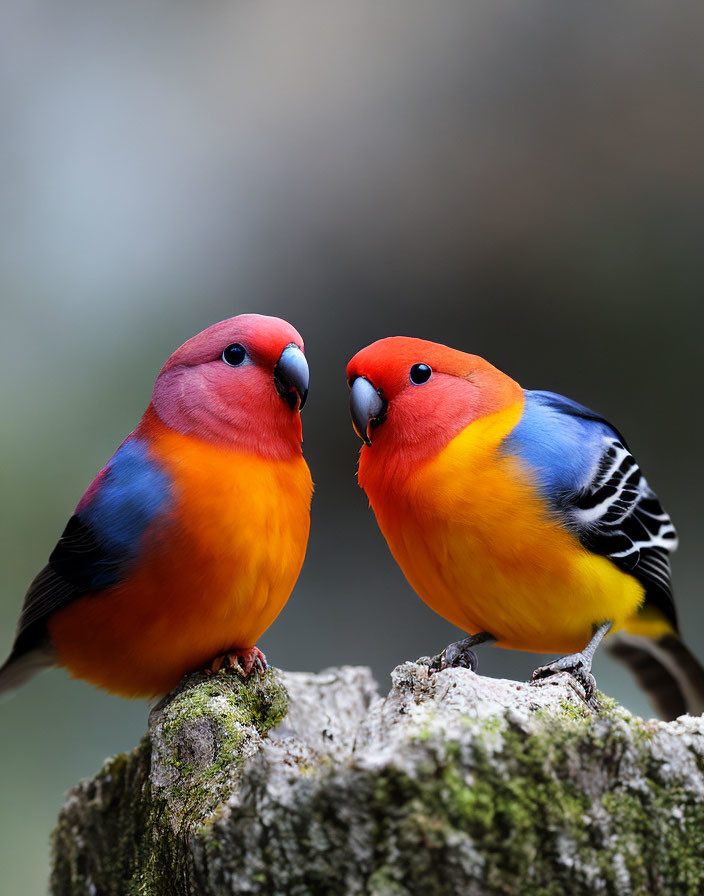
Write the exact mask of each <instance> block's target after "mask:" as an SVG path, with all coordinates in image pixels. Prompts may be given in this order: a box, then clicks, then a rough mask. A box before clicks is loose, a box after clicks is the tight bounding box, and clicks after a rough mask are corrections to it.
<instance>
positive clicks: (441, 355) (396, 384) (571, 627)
mask: <svg viewBox="0 0 704 896" xmlns="http://www.w3.org/2000/svg"><path fill="white" fill-rule="evenodd" d="M347 378H348V386H349V389H350V410H351V415H352V423H353V426H354V429H355V431H356V433H357V435H358V436H359V438H360V439H361V440H362V446H361V448H360V456H359V466H358V474H357V475H358V482H359V485H360V486H361V487H362V488H363V489H364V491H365V492H366V495H367V497H368V499H369V502H370V505H371V508H372V510H373V512H374V515H375V517H376V520H377V523H378V525H379V528H380V529H381V532H382V534H383V535H384V537H385V539H386V541H387V543H388V546H389V548H390V550H391V553H392V555H393V557H394V558H395V560H396V562H397V563H398V565H399V566H400V567H401V570H402V572H403V573H404V575H405V577H406V579H407V580H408V582H409V583H410V585H411V586H412V587H413V589H414V590H415V591H416V592H417V594H418V595H419V596H420V597H421V598H422V600H423V601H425V603H427V604H428V605H429V606H430V607H431V608H432V609H433V610H435V611H436V612H437V613H439V614H440V615H441V616H443V617H444V618H445V619H447V620H449V621H450V622H451V623H453V624H454V625H456V626H458V627H459V628H460V629H462V630H464V631H465V632H467V633H468V635H467V637H466V638H464V639H462V640H460V641H457V642H454V643H453V644H450V645H448V647H447V648H446V649H445V650H444V651H442V652H441V653H440V654H438V655H437V656H436V657H434V659H433V660H432V663H431V670H430V671H431V672H437V671H439V670H441V669H444V668H446V667H447V666H465V667H469V668H471V669H476V663H477V658H476V654H475V653H474V651H473V649H472V648H473V647H475V646H477V645H479V644H481V643H484V642H494V643H495V644H496V645H498V646H499V647H505V648H509V649H516V650H526V651H532V652H535V653H550V654H563V656H561V657H560V658H559V659H557V660H555V661H554V662H551V663H548V664H546V665H545V666H542V667H540V668H539V669H537V670H535V672H534V673H533V680H534V681H535V682H540V681H544V680H545V679H548V678H550V677H552V676H553V675H555V674H557V673H559V672H568V673H569V674H570V675H572V676H573V677H574V678H575V679H576V680H577V681H578V682H579V683H580V684H581V686H582V687H583V689H584V694H585V698H586V699H587V701H588V702H591V703H593V704H595V703H596V698H595V696H594V689H595V685H596V683H595V681H594V676H593V674H592V669H591V667H592V659H593V656H594V652H595V650H596V648H597V646H598V644H599V643H600V641H601V640H602V638H604V636H605V635H607V633H609V637H608V638H607V644H608V645H610V646H611V651H612V652H613V654H614V655H615V656H616V657H617V658H618V659H620V660H621V661H623V662H624V663H625V664H626V665H627V666H629V667H630V668H631V670H632V672H633V673H634V675H635V677H636V679H637V681H638V682H639V684H640V685H641V686H642V687H643V689H644V690H645V691H646V693H647V694H648V696H649V697H650V699H651V702H652V703H653V705H654V706H655V708H656V709H657V711H658V712H659V713H660V714H661V715H662V716H663V717H665V718H674V717H676V716H679V715H681V714H683V713H684V712H687V711H689V712H691V713H696V714H699V713H701V712H702V711H704V670H703V669H702V666H701V665H700V663H699V661H698V660H697V659H696V657H695V656H694V655H693V654H692V652H691V651H690V650H689V649H688V648H687V647H686V645H685V644H684V643H683V641H682V638H681V636H680V633H679V628H678V622H677V614H676V610H675V605H674V602H673V596H672V582H671V572H670V554H671V552H672V551H674V550H675V548H676V546H677V535H676V532H675V528H674V526H673V524H672V521H671V519H670V517H669V516H668V514H667V513H666V512H665V511H664V510H663V508H662V506H661V504H660V501H659V499H658V497H657V495H656V494H655V492H654V491H653V490H652V489H651V487H650V486H649V484H648V482H647V480H646V479H645V477H644V475H643V474H642V472H641V470H640V468H639V466H638V464H637V463H636V460H635V458H634V457H633V455H632V454H631V451H630V448H629V446H628V444H627V442H626V440H625V439H624V437H623V436H622V435H621V433H620V432H619V431H618V430H617V429H616V428H615V427H614V426H612V424H610V423H609V422H608V421H607V420H606V419H604V417H602V416H601V415H600V414H597V413H595V412H594V411H591V410H589V409H588V408H586V407H584V406H582V405H581V404H579V403H577V402H576V401H573V400H571V399H569V398H566V397H564V396H562V395H558V394H556V393H553V392H548V391H532V390H528V389H523V388H522V387H521V386H520V385H519V384H518V383H517V382H516V381H515V380H513V379H512V378H511V377H509V376H508V375H507V374H505V373H503V372H501V371H500V370H498V369H497V368H496V367H494V366H493V365H492V364H490V363H489V362H488V361H485V360H484V359H483V358H481V357H479V356H477V355H472V354H467V353H465V352H462V351H457V350H455V349H452V348H449V347H447V346H444V345H440V344H437V343H433V342H429V341H426V340H422V339H415V338H411V337H405V336H391V337H388V338H385V339H380V340H378V341H377V342H374V343H372V344H371V345H368V346H367V347H366V348H363V349H362V350H361V351H359V352H358V353H357V354H356V355H355V356H354V357H353V358H352V359H351V361H350V362H349V364H348V367H347Z"/></svg>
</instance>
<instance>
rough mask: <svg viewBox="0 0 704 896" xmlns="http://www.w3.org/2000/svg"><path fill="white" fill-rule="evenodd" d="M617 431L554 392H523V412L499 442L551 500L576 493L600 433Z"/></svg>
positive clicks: (595, 459)
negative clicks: (530, 473) (517, 458)
mask: <svg viewBox="0 0 704 896" xmlns="http://www.w3.org/2000/svg"><path fill="white" fill-rule="evenodd" d="M605 436H607V437H616V438H620V436H619V433H618V431H617V430H616V429H614V427H613V426H611V424H610V423H608V421H606V420H605V419H604V418H603V417H601V416H600V415H599V414H596V413H595V412H594V411H590V410H589V408H585V407H584V406H583V405H581V404H578V403H577V402H576V401H572V400H571V399H569V398H565V397H564V396H563V395H557V394H556V393H554V392H539V391H529V390H526V391H525V406H524V409H523V415H522V417H521V419H520V421H519V422H518V424H517V425H516V426H515V427H514V429H513V430H512V431H511V433H509V435H508V436H507V437H506V439H505V440H504V443H503V446H502V448H503V451H504V452H505V453H506V454H510V455H514V456H517V457H519V458H520V459H521V460H522V461H523V462H524V463H525V464H527V465H528V466H529V467H530V468H531V469H532V470H533V472H534V474H535V476H536V479H537V482H538V484H539V485H540V486H541V487H542V490H543V492H544V493H545V494H546V496H547V497H548V498H550V499H551V501H552V502H553V503H558V502H560V501H561V499H562V498H563V496H564V495H565V493H576V492H578V491H579V490H580V489H581V488H582V487H583V485H584V483H585V481H587V479H588V477H589V474H590V472H591V471H592V470H594V469H595V467H596V466H597V465H598V463H599V460H600V458H601V455H602V452H603V444H604V437H605Z"/></svg>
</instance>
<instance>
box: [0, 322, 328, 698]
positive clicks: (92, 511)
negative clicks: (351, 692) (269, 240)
mask: <svg viewBox="0 0 704 896" xmlns="http://www.w3.org/2000/svg"><path fill="white" fill-rule="evenodd" d="M307 393H308V364H307V363H306V359H305V356H304V354H303V340H302V339H301V337H300V335H299V334H298V333H297V332H296V330H295V329H294V328H293V327H292V326H291V325H290V324H288V323H286V321H283V320H279V319H278V318H273V317H263V316H260V315H257V314H243V315H241V316H239V317H234V318H231V319H230V320H225V321H222V322H221V323H218V324H215V325H214V326H212V327H210V328H208V329H207V330H205V331H204V332H202V333H199V334H198V335H197V336H194V337H193V338H192V339H189V340H188V342H186V343H185V344H184V345H182V346H181V347H180V348H179V349H177V350H176V351H175V352H174V353H173V354H172V355H171V357H170V358H169V359H168V361H167V362H166V364H165V365H164V366H163V368H162V370H161V372H160V373H159V376H158V377H157V380H156V383H155V385H154V391H153V393H152V399H151V402H150V404H149V407H148V408H147V410H146V412H145V414H144V416H143V417H142V419H141V421H140V422H139V425H138V426H137V428H136V429H135V430H134V432H132V433H131V434H130V435H129V436H128V437H127V438H126V439H125V441H124V442H123V443H122V445H120V447H119V448H118V449H117V451H116V452H115V454H114V455H113V457H112V458H111V460H110V461H109V462H108V463H107V465H106V466H105V467H104V468H103V469H102V470H101V471H100V473H98V475H97V476H96V477H95V479H94V480H93V482H92V483H91V485H90V486H89V488H88V490H87V491H86V493H85V494H84V496H83V498H82V499H81V501H80V502H79V504H78V507H77V508H76V510H75V513H74V515H73V516H72V517H71V519H70V520H69V522H68V525H67V526H66V529H65V530H64V533H63V535H62V536H61V538H60V539H59V542H58V544H57V545H56V547H55V549H54V551H53V553H52V554H51V556H50V558H49V562H48V564H47V565H46V566H45V567H44V569H42V571H41V572H40V573H39V575H38V576H37V577H36V578H35V579H34V581H33V582H32V584H31V586H30V588H29V591H28V593H27V596H26V598H25V601H24V605H23V607H22V611H21V615H20V620H19V625H18V629H17V634H16V637H15V642H14V645H13V647H12V652H11V654H10V657H9V658H8V660H7V662H6V663H5V665H4V666H3V667H2V669H0V693H2V692H4V691H9V690H11V689H13V688H15V687H17V686H18V685H20V684H22V683H23V682H24V681H25V680H26V679H28V678H29V677H30V676H31V675H32V674H34V673H35V672H36V671H38V670H39V669H41V668H43V667H46V666H49V665H53V664H56V665H60V666H65V667H66V668H67V669H68V671H69V672H70V673H71V674H72V675H73V676H75V677H78V678H84V679H86V680H88V681H90V682H92V683H93V684H95V685H98V686H99V687H102V688H105V689H106V690H108V691H112V692H114V693H117V694H121V695H123V696H128V697H136V696H154V695H157V694H163V693H166V692H167V691H169V690H170V689H171V688H173V687H174V686H175V685H176V684H177V683H178V681H179V679H180V678H181V676H182V675H184V674H185V673H186V672H189V671H192V670H195V669H199V668H202V667H203V666H205V665H208V664H209V667H210V668H211V669H212V670H213V671H217V669H219V668H221V667H222V666H223V665H227V666H232V667H235V666H236V667H237V668H238V669H239V670H240V671H242V672H244V674H248V673H249V672H250V670H251V668H252V667H253V666H254V665H257V666H261V665H262V664H263V654H261V652H260V651H259V650H258V649H257V648H256V646H255V644H256V641H257V639H258V638H259V637H260V636H261V635H262V633H263V632H264V631H265V630H266V629H267V628H268V627H269V626H270V625H271V623H272V622H273V621H274V619H275V618H276V617H277V616H278V614H279V612H280V611H281V609H282V607H283V606H284V604H285V603H286V601H287V600H288V598H289V595H290V594H291V591H292V589H293V586H294V585H295V583H296V580H297V578H298V575H299V572H300V570H301V566H302V564H303V558H304V555H305V551H306V545H307V542H308V530H309V526H310V501H311V495H312V489H313V486H312V481H311V477H310V473H309V470H308V467H307V465H306V463H305V461H304V459H303V454H302V451H301V418H300V413H299V411H300V409H301V407H302V406H303V404H304V402H305V400H306V395H307Z"/></svg>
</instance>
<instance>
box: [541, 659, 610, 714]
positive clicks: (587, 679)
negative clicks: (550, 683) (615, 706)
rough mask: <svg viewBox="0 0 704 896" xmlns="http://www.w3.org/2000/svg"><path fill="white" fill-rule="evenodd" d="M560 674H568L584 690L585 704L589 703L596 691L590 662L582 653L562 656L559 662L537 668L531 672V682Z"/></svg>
mask: <svg viewBox="0 0 704 896" xmlns="http://www.w3.org/2000/svg"><path fill="white" fill-rule="evenodd" d="M560 672H568V673H569V674H570V675H571V676H572V678H574V679H575V680H576V681H577V682H579V684H580V685H581V686H582V687H583V688H584V695H585V699H586V701H587V703H588V702H590V701H591V699H592V698H593V696H594V691H595V690H596V679H595V678H594V676H593V675H592V672H591V661H590V660H589V659H588V658H587V657H585V656H584V654H582V653H572V654H570V655H569V656H563V657H561V658H560V659H559V660H555V661H554V662H553V663H548V664H547V665H545V666H539V667H538V668H537V669H536V670H535V672H533V675H532V678H531V681H540V680H541V679H544V678H549V677H550V676H551V675H557V674H558V673H560Z"/></svg>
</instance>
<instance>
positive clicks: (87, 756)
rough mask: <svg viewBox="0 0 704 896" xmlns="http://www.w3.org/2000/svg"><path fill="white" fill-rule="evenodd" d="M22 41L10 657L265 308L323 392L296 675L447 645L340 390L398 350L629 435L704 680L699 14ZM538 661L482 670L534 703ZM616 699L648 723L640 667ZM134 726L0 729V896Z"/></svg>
mask: <svg viewBox="0 0 704 896" xmlns="http://www.w3.org/2000/svg"><path fill="white" fill-rule="evenodd" d="M2 18H3V25H2V29H0V115H1V121H2V127H1V128H0V195H1V198H2V201H1V202H0V287H1V292H0V295H1V296H2V319H3V322H2V330H1V332H0V339H1V340H2V353H1V355H0V364H1V375H0V394H1V396H2V439H1V440H0V452H1V454H0V460H1V464H0V469H1V470H2V483H3V487H2V502H1V513H2V539H1V544H2V551H3V556H2V564H1V565H0V574H1V575H2V585H1V591H0V649H1V650H2V651H3V652H4V650H5V649H6V648H7V649H9V646H10V642H11V638H12V632H13V628H14V625H15V620H16V617H17V613H18V610H19V607H20V604H21V601H22V597H23V593H24V590H25V588H26V586H27V584H28V582H29V581H30V579H31V578H32V576H33V575H34V573H35V572H36V571H37V570H38V569H39V567H40V566H41V565H42V564H43V563H44V562H45V559H46V557H47V555H48V553H49V551H50V550H51V548H52V547H53V544H54V542H55V540H56V538H57V536H58V534H59V533H60V531H61V529H62V527H63V525H64V523H65V521H66V520H67V518H68V516H69V515H70V513H71V511H72V509H73V507H74V506H75V504H76V502H77V500H78V498H79V497H80V495H81V494H82V492H83V490H84V488H85V487H86V486H87V485H88V483H89V482H90V480H91V478H92V476H93V475H94V474H95V472H96V471H97V470H98V469H99V468H100V467H101V466H102V465H103V463H104V462H105V461H106V459H107V458H108V457H109V456H110V455H111V453H112V452H113V450H114V449H115V447H116V446H117V444H118V443H119V442H120V441H121V439H122V438H123V437H124V436H125V435H126V434H127V433H128V432H129V431H130V430H131V429H132V428H133V426H134V425H135V423H136V422H137V420H138V419H139V416H140V414H141V412H142V411H143V409H144V407H145V406H146V404H147V401H148V398H149V395H150V390H151V386H152V382H153V380H154V377H155V375H156V373H157V372H158V370H159V367H160V366H161V364H162V363H163V361H164V360H165V358H166V357H167V356H168V354H169V353H170V352H171V351H172V350H173V349H174V348H175V347H176V346H177V345H179V344H180V343H181V342H183V341H184V340H185V339H187V338H188V337H189V336H191V335H192V334H193V333H195V332H196V331H198V330H201V329H203V328H204V327H206V326H208V325H209V324H211V323H213V322H214V321H217V320H219V319H221V318H224V317H228V316H231V315H234V314H237V313H240V312H243V311H260V312H265V313H270V314H277V315H281V316H283V317H286V318H288V319H289V320H290V321H291V322H292V323H293V324H294V325H295V326H296V327H298V328H299V330H300V331H301V332H302V333H303V335H304V338H305V339H306V342H307V351H308V357H309V360H310V364H311V368H312V388H311V397H310V402H309V404H308V406H307V407H306V410H305V413H304V430H305V446H304V447H305V452H306V456H307V458H308V461H309V463H310V466H311V468H312V471H313V475H314V478H315V480H316V485H317V492H316V496H315V499H314V506H313V526H312V532H311V538H310V546H309V551H308V557H307V560H306V563H305V567H304V570H303V574H302V576H301V579H300V581H299V584H298V586H297V588H296V590H295V592H294V595H293V597H292V599H291V601H290V602H289V604H288V606H287V607H286V609H285V610H284V612H283V613H282V615H281V616H280V618H279V619H278V620H277V622H276V623H275V625H274V626H273V627H272V629H271V630H270V631H269V632H268V633H267V634H266V635H265V637H264V639H263V641H262V642H261V643H262V647H263V648H264V649H265V650H266V652H267V654H268V655H269V657H270V659H271V660H272V661H273V663H274V664H276V665H280V666H283V667H286V668H289V669H314V670H316V669H320V668H322V667H324V666H326V665H328V664H332V663H364V664H370V665H371V666H372V667H373V669H374V671H375V673H376V675H377V677H378V680H379V682H380V684H381V686H382V688H385V687H386V686H387V683H388V673H389V671H390V670H391V668H392V667H393V666H394V665H395V664H397V663H398V662H400V661H402V660H405V659H409V658H415V657H417V656H419V655H421V654H426V653H429V652H435V651H437V650H439V649H440V648H442V647H443V646H444V645H445V643H447V642H448V641H449V640H452V639H453V638H454V637H455V635H456V634H457V632H456V630H454V629H453V628H452V627H451V626H450V625H449V624H447V623H445V622H444V621H443V620H442V619H440V618H439V617H437V616H435V615H434V614H433V613H432V612H431V611H430V610H429V609H427V608H426V607H425V605H424V604H422V603H421V601H420V600H419V599H418V598H417V597H416V596H415V595H414V594H413V592H412V591H411V589H410V587H409V586H408V585H407V584H406V583H405V580H404V579H403V577H402V575H401V573H400V572H399V571H398V569H397V568H396V566H395V564H394V563H393V561H392V559H391V556H390V554H389V553H388V552H387V549H386V546H385V544H384V542H383V539H382V538H381V536H380V534H379V533H378V531H377V528H376V525H375V522H374V519H373V517H372V515H371V512H370V511H369V510H368V508H367V506H366V502H365V498H364V495H363V494H362V492H361V491H360V490H359V489H358V488H357V486H356V483H355V475H354V474H355V466H356V457H357V450H358V442H357V440H356V438H355V436H354V434H353V432H352V429H351V426H350V425H349V421H348V411H347V389H346V384H345V369H344V368H345V363H346V361H347V359H348V358H349V357H350V356H351V355H352V354H353V353H354V352H355V351H356V350H357V349H359V348H360V347H362V346H363V345H365V344H366V343H368V342H370V341H372V340H374V339H376V338H379V337H381V336H385V335H390V334H409V335H417V336H423V337H426V338H429V339H434V340H437V341H441V342H447V343H449V344H451V345H453V346H455V347H458V348H462V349H465V350H468V351H471V352H475V353H478V354H481V355H483V356H485V357H487V358H489V359H490V360H491V361H492V362H494V363H495V364H497V365H498V366H499V367H501V368H503V369H505V370H506V371H507V372H508V373H510V374H511V375H512V376H514V377H515V378H517V379H518V380H519V381H520V382H521V383H522V384H523V385H525V386H527V387H536V388H547V389H553V390H557V391H561V392H564V393H566V394H568V395H570V396H572V397H574V398H576V399H578V400H580V401H582V402H584V403H586V404H588V405H590V406H592V407H594V408H596V409H598V410H600V411H601V412H603V413H604V414H605V415H607V416H608V417H610V418H611V419H613V420H614V422H616V423H617V425H618V426H619V427H620V428H621V429H623V430H624V431H625V433H626V435H627V437H628V439H629V441H630V442H631V444H632V446H633V447H634V450H635V452H636V454H637V456H638V458H639V460H640V462H641V464H642V465H643V467H644V469H645V471H646V473H647V475H648V477H649V479H650V481H651V483H652V484H653V485H654V486H655V488H656V489H657V491H658V492H659V493H660V495H661V498H662V500H663V502H664V504H665V506H666V507H667V508H668V509H669V510H670V512H671V513H672V515H673V517H674V519H675V521H676V523H677V524H678V527H679V530H680V534H681V539H682V543H681V548H680V551H679V554H678V556H677V557H676V560H675V586H676V594H677V600H678V606H679V609H680V614H681V620H682V628H683V631H684V633H685V635H686V637H687V639H688V641H689V643H690V645H691V646H692V647H693V648H694V649H695V650H696V651H697V652H698V653H699V655H700V656H704V643H703V639H702V635H703V633H704V604H703V603H702V601H701V600H700V593H701V587H702V586H701V580H700V578H699V569H700V563H699V555H700V553H701V544H702V539H703V536H704V533H703V532H702V523H701V510H700V508H701V506H702V495H701V491H702V487H701V482H702V474H701V441H700V438H699V429H700V427H699V417H700V414H701V394H702V392H701V389H702V375H701V374H702V361H701V355H702V350H701V341H702V323H703V321H702V316H703V315H702V298H703V295H704V291H703V289H702V287H703V286H704V257H703V255H702V245H703V239H704V203H703V200H704V165H703V164H702V159H703V158H704V116H703V114H702V109H703V108H704V103H703V100H704V54H702V51H701V33H702V24H704V22H703V21H702V20H703V19H704V7H702V6H701V5H696V4H691V5H690V4H687V3H685V4H677V5H676V6H672V5H670V4H656V3H650V2H643V3H639V4H635V3H625V4H618V5H613V4H609V3H606V2H592V3H589V4H581V5H567V6H566V5H564V4H560V3H540V2H534V3H530V4H526V3H522V2H518V0H516V2H507V3H495V2H488V0H487V2H476V0H475V2H474V3H471V4H468V3H464V2H457V3H454V2H441V3H428V4H422V5H421V4H416V3H411V2H407V0H406V2H395V0H386V2H384V3H369V2H360V0H357V2H354V3H352V2H347V3H344V4H342V3H335V2H326V3H317V2H312V0H310V2H299V3H291V2H278V3H277V2H274V3H244V2H230V3H217V2H207V3H199V4H187V3H165V2H154V3H147V4H142V3H139V4H137V3H114V2H112V3H100V2H99V3H88V2H86V0H73V2H63V3H58V4H56V3H50V2H48V0H37V2H35V3H31V4H28V3H24V2H21V0H6V2H5V3H4V4H3V11H2ZM535 664H536V658H534V657H530V656H527V655H525V654H523V655H521V654H515V653H510V652H507V651H501V650H496V649H493V650H492V649H491V648H487V649H483V650H482V652H481V668H482V671H483V672H484V673H486V674H489V675H494V676H506V677H518V678H526V677H527V676H528V675H529V673H530V671H531V669H532V668H533V666H534V665H535ZM597 677H598V679H599V682H600V685H601V686H602V688H603V689H604V690H606V691H608V692H609V693H610V694H612V695H613V696H615V697H617V698H619V699H621V700H622V701H624V702H625V703H626V704H627V705H628V706H629V707H631V708H632V709H634V710H635V711H638V712H641V713H648V711H649V710H648V707H647V705H646V704H645V702H644V700H643V699H642V698H641V696H640V695H639V694H638V693H637V692H636V691H635V689H634V687H633V686H632V684H631V682H630V680H629V679H628V677H627V674H626V673H625V671H621V669H620V668H617V667H615V666H612V665H610V664H609V662H608V660H607V659H606V658H605V657H604V655H603V654H602V655H600V656H599V659H598V660H597ZM146 714H147V706H146V704H143V703H139V702H136V703H130V702H127V701H122V700H119V699H116V698H111V697H107V696H105V695H103V694H102V693H99V692H97V691H95V690H93V689H91V688H90V687H88V686H85V685H83V684H82V683H79V682H74V681H70V680H69V679H68V678H67V677H66V675H65V674H64V673H63V672H59V671H52V672H50V673H47V674H45V675H44V676H42V677H41V678H40V679H39V680H36V681H35V682H33V683H32V684H31V685H29V686H28V687H26V688H25V689H24V690H23V691H22V692H21V693H20V694H18V695H17V696H16V697H15V698H14V699H13V700H11V701H10V702H8V703H5V704H4V705H2V706H0V729H1V730H2V738H1V739H0V769H2V771H1V772H0V774H1V776H2V784H1V793H2V799H1V800H0V868H2V884H1V885H0V889H2V892H3V893H7V894H15V893H18V894H19V893H22V894H31V893H41V892H43V891H44V889H45V881H46V874H47V862H48V845H47V841H48V836H49V832H50V830H51V828H52V826H53V821H54V818H55V815H56V812H57V810H58V808H59V805H60V803H61V801H62V794H63V792H64V791H65V790H66V789H67V788H68V787H70V786H71V785H72V784H73V783H75V781H76V780H77V779H78V778H80V777H82V776H86V775H90V774H92V773H93V772H94V771H95V770H96V769H97V768H98V766H99V765H100V763H101V762H102V760H103V758H104V757H105V756H106V755H108V754H112V753H115V752H117V751H119V750H124V749H129V748H131V747H132V746H133V745H135V744H136V742H137V740H138V738H139V736H140V734H141V733H142V731H143V729H144V726H145V721H146Z"/></svg>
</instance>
